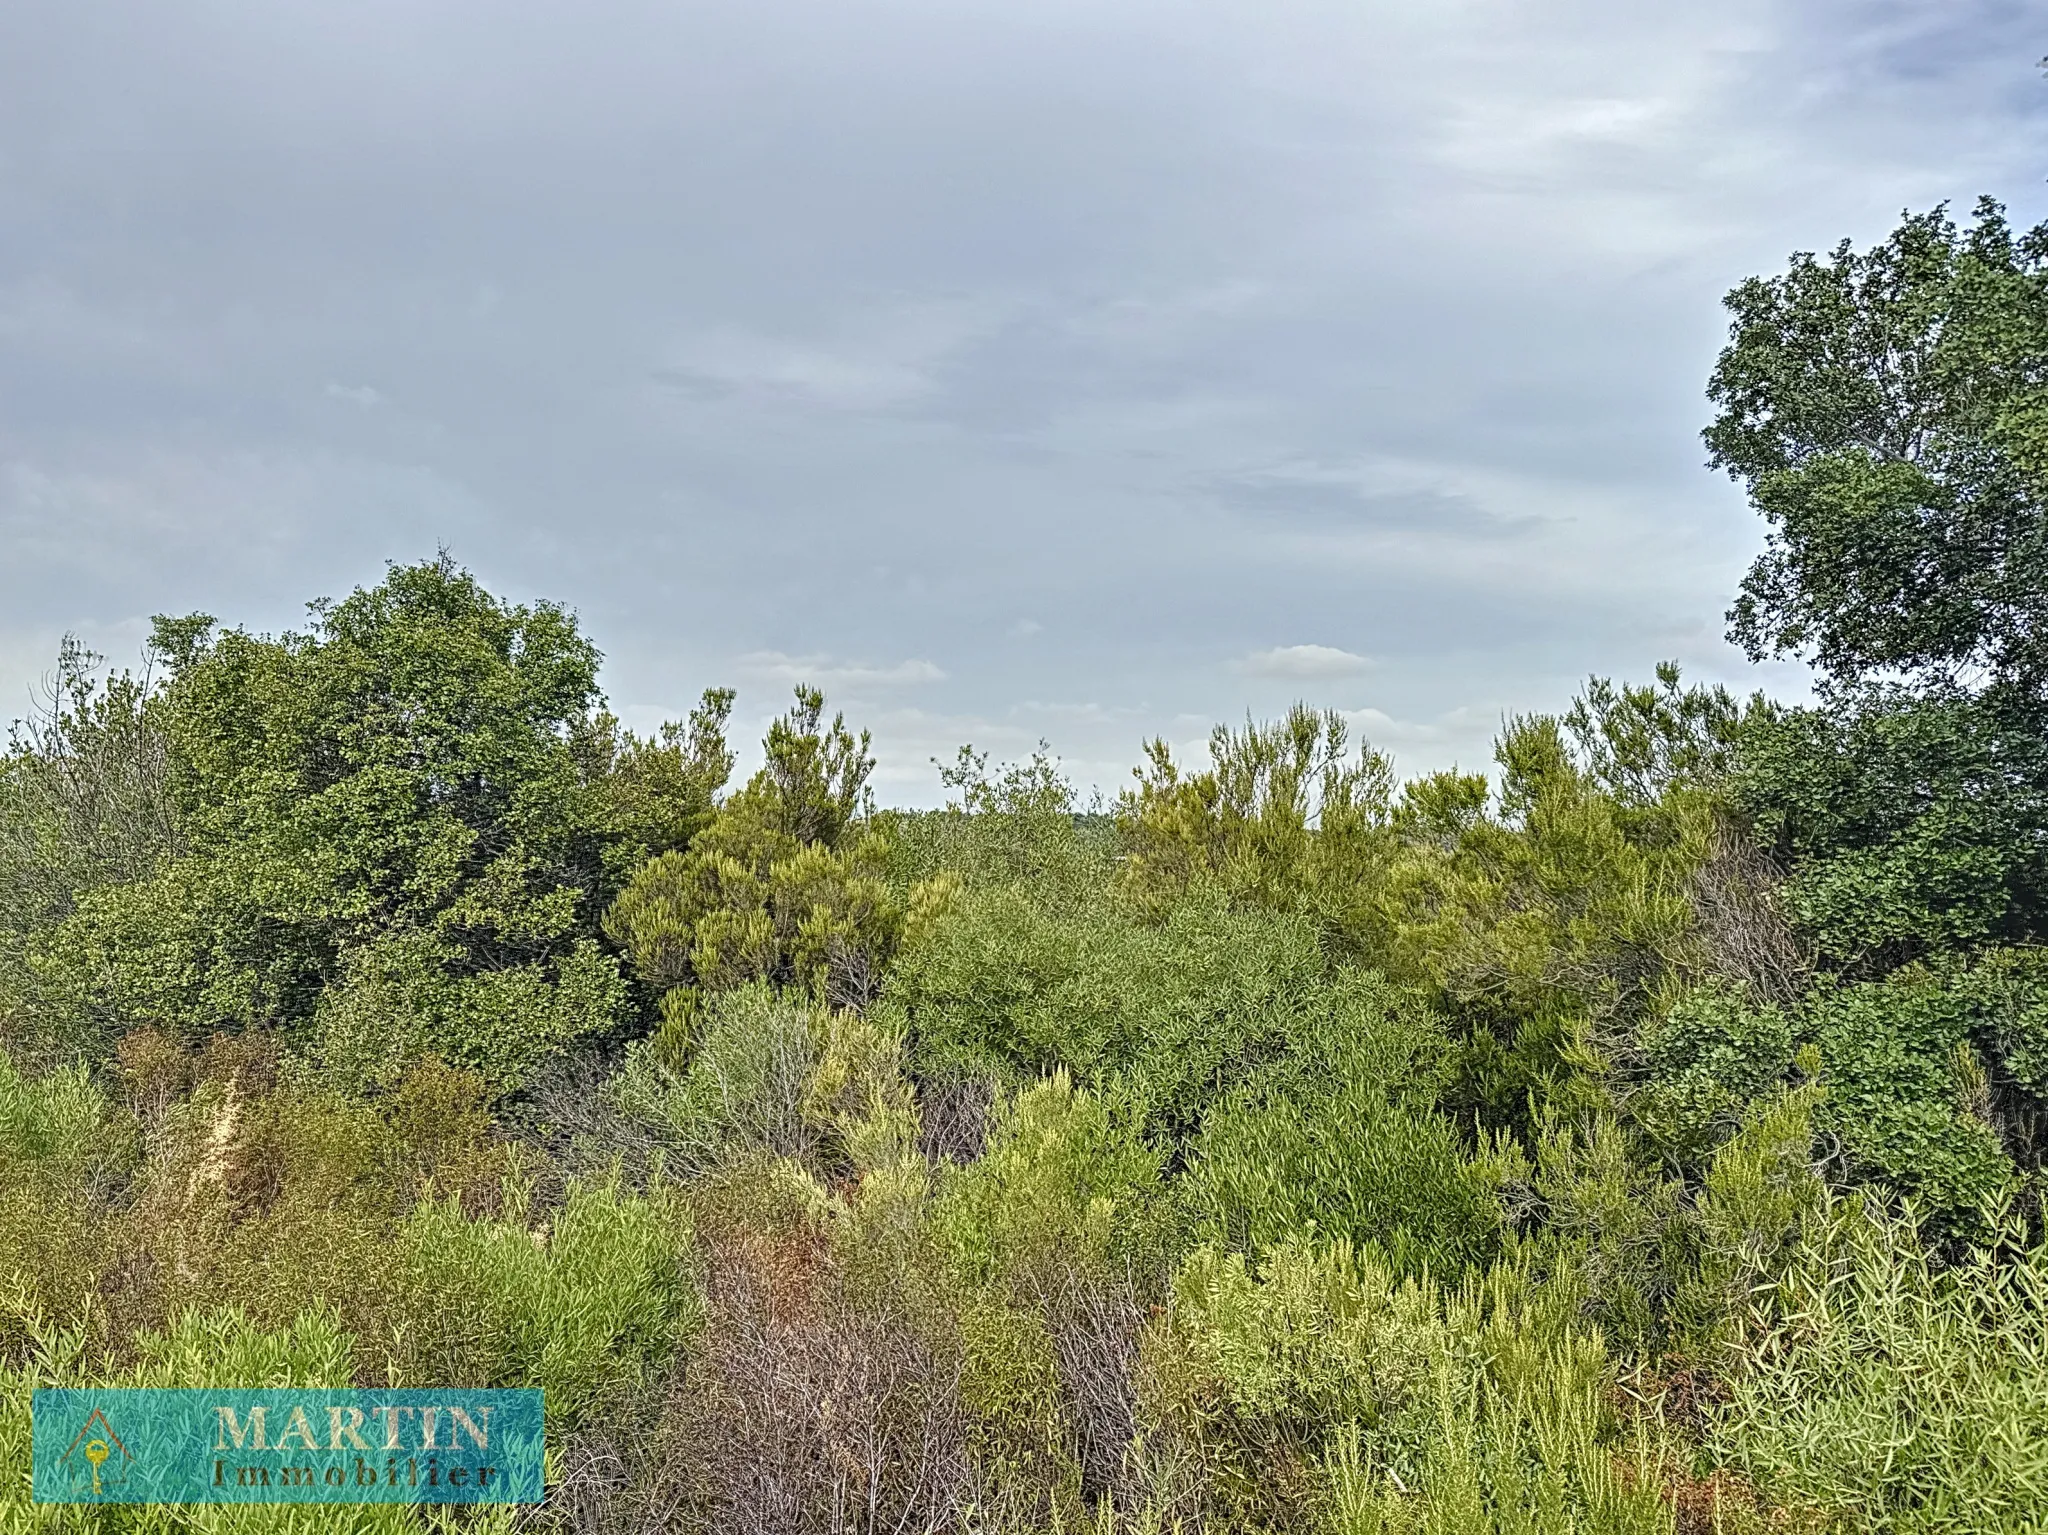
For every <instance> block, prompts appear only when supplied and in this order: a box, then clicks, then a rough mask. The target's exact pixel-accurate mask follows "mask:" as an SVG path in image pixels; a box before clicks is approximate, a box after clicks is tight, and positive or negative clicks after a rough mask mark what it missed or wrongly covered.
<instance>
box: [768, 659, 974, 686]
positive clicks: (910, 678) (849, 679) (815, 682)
mask: <svg viewBox="0 0 2048 1535" xmlns="http://www.w3.org/2000/svg"><path fill="white" fill-rule="evenodd" d="M738 664H739V667H740V669H741V670H742V671H743V672H745V673H747V674H748V675H750V676H753V677H756V678H759V679H761V680H763V681H770V682H786V683H790V684H792V685H802V684H808V685H811V686H814V687H820V688H833V687H840V688H846V687H912V686H917V685H919V684H923V683H931V682H944V681H945V680H946V674H945V672H943V671H942V670H940V669H939V668H938V667H937V666H934V665H933V664H932V663H931V662H929V661H919V660H910V661H899V662H897V663H896V664H895V665H894V666H871V665H869V664H868V663H866V662H864V661H845V660H839V659H836V658H834V657H832V656H828V655H802V656H792V655H786V654H784V653H783V652H782V651H779V650H753V651H749V652H747V654H745V655H743V656H740V657H739V658H738Z"/></svg>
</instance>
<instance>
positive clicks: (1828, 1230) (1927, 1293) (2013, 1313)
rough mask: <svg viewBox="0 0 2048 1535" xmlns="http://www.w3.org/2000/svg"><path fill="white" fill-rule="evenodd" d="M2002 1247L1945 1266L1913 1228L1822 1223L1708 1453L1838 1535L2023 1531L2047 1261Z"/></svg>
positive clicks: (2035, 1250) (2031, 1247) (2016, 1237)
mask: <svg viewBox="0 0 2048 1535" xmlns="http://www.w3.org/2000/svg"><path fill="white" fill-rule="evenodd" d="M2003 1235H2004V1239H2005V1241H2004V1245H2003V1246H2001V1247H2000V1248H1997V1249H1985V1250H1981V1251H1979V1252H1978V1253H1976V1254H1974V1255H1972V1256H1971V1257H1970V1258H1969V1259H1967V1260H1966V1261H1964V1262H1963V1263H1961V1264H1959V1265H1956V1266H1953V1267H1943V1266H1940V1265H1938V1264H1936V1263H1935V1262H1933V1261H1932V1260H1931V1258H1930V1256H1929V1253H1928V1249H1927V1246H1926V1245H1925V1243H1924V1241H1923V1240H1922V1236H1921V1233H1920V1232H1919V1231H1918V1230H1917V1229H1916V1227H1915V1224H1914V1223H1913V1221H1912V1220H1911V1219H1910V1218H1907V1217H1904V1216H1900V1215H1894V1214H1887V1213H1885V1212H1884V1211H1882V1210H1881V1209H1879V1208H1877V1207H1874V1206H1872V1205H1870V1204H1868V1203H1866V1202H1863V1201H1858V1200H1850V1201H1844V1202H1842V1203H1840V1204H1838V1205H1837V1206H1835V1207H1834V1209H1833V1210H1832V1211H1831V1213H1830V1216H1829V1218H1828V1219H1827V1221H1826V1223H1825V1227H1824V1230H1822V1231H1821V1232H1819V1233H1817V1234H1816V1239H1815V1240H1812V1241H1810V1242H1808V1243H1807V1244H1805V1245H1804V1246H1803V1247H1802V1248H1801V1249H1800V1250H1799V1252H1798V1254H1797V1255H1796V1257H1795V1261H1794V1263H1793V1265H1792V1268H1791V1271H1790V1272H1789V1273H1788V1274H1786V1275H1785V1277H1784V1278H1783V1279H1782V1280H1781V1281H1780V1283H1779V1285H1778V1287H1777V1288H1776V1290H1775V1292H1774V1293H1773V1294H1772V1296H1771V1306H1772V1309H1773V1313H1774V1315H1773V1320H1772V1322H1771V1325H1770V1326H1769V1327H1768V1328H1766V1329H1761V1330H1759V1331H1758V1333H1757V1334H1756V1336H1755V1337H1754V1338H1753V1339H1752V1340H1751V1341H1750V1342H1749V1344H1748V1345H1747V1347H1746V1349H1745V1351H1744V1353H1745V1357H1744V1360H1743V1367H1742V1368H1741V1369H1739V1370H1737V1371H1736V1372H1734V1374H1733V1375H1732V1377H1731V1387H1730V1391H1729V1395H1728V1397H1727V1399H1726V1400H1725V1401H1724V1402H1723V1403H1721V1404H1720V1405H1719V1406H1718V1407H1717V1408H1716V1409H1715V1411H1714V1413H1713V1421H1712V1438H1711V1445H1712V1447H1713V1449H1714V1450H1715V1451H1716V1452H1717V1453H1718V1454H1721V1455H1724V1456H1726V1457H1727V1459H1728V1461H1729V1462H1730V1463H1731V1464H1732V1465H1734V1466H1736V1467H1738V1468H1740V1469H1741V1470H1742V1471H1743V1472H1744V1473H1745V1474H1746V1475H1748V1476H1750V1477H1753V1478H1754V1479H1755V1480H1756V1481H1757V1483H1758V1484H1759V1485H1760V1486H1762V1487H1764V1488H1765V1489H1767V1490H1768V1491H1770V1492H1771V1493H1773V1494H1774V1495H1776V1496H1778V1497H1780V1498H1785V1499H1789V1500H1796V1501H1798V1502H1800V1503H1806V1504H1811V1505H1813V1506H1815V1507H1817V1508H1819V1509H1822V1510H1825V1511H1826V1513H1827V1514H1828V1515H1829V1516H1830V1518H1831V1519H1832V1520H1833V1521H1834V1522H1835V1523H1836V1525H1837V1527H1840V1528H1854V1529H1866V1530H1886V1531H1889V1530H1902V1531H1903V1530H1916V1531H1917V1530H1954V1531H1960V1532H1977V1531H1984V1532H1990V1531H1993V1530H2000V1531H2003V1530H2017V1529H2027V1528H2031V1527H2032V1525H2033V1524H2034V1522H2035V1521H2036V1520H2037V1519H2038V1517H2039V1514H2040V1509H2041V1487H2042V1478H2043V1476H2044V1474H2048V1460H2044V1453H2048V1452H2044V1448H2043V1447H2044V1445H2048V1369H2044V1366H2043V1360H2044V1359H2048V1336H2044V1331H2043V1329H2044V1326H2048V1289H2044V1285H2048V1259H2044V1255H2043V1250H2042V1249H2041V1247H2040V1246H2038V1245H2037V1244H2034V1243H2032V1242H2029V1241H2028V1240H2027V1239H2026V1237H2025V1235H2024V1232H2023V1231H2019V1230H2014V1229H2012V1228H2011V1227H2008V1228H2007V1229H2006V1231H2005V1232H2004V1233H2003Z"/></svg>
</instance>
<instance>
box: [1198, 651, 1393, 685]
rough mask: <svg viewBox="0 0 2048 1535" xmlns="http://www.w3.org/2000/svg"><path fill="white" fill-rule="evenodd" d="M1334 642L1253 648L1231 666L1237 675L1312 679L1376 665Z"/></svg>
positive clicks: (1348, 673)
mask: <svg viewBox="0 0 2048 1535" xmlns="http://www.w3.org/2000/svg"><path fill="white" fill-rule="evenodd" d="M1376 664H1377V663H1375V662H1374V661H1373V659H1372V658H1371V657H1370V656H1361V655H1358V654H1356V653H1355V652H1352V651H1349V650H1339V649H1337V648H1336V647H1335V646H1334V645H1279V646H1275V647H1274V648H1273V649H1271V650H1255V651H1253V652H1252V653H1251V654H1250V655H1248V656H1246V657H1245V658H1244V659H1243V660H1241V661H1239V662H1237V663H1236V665H1235V666H1234V667H1233V668H1232V669H1233V670H1234V671H1235V672H1236V673H1237V674H1238V675H1239V676H1241V677H1270V678H1279V679H1285V680H1289V681H1301V682H1308V681H1316V680H1320V679H1323V678H1329V677H1356V676H1359V675H1361V674H1362V673H1365V672H1369V671H1371V670H1372V669H1373V667H1374V666H1375V665H1376Z"/></svg>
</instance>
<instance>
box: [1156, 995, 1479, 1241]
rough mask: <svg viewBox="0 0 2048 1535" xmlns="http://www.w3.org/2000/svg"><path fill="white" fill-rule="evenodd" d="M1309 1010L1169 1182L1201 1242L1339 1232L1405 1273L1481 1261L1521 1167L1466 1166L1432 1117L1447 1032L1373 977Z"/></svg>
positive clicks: (1448, 1069) (1235, 1093)
mask: <svg viewBox="0 0 2048 1535" xmlns="http://www.w3.org/2000/svg"><path fill="white" fill-rule="evenodd" d="M1318 1002H1319V1003H1320V1005H1319V1006H1318V1007H1317V1008H1316V1009H1315V1010H1314V1011H1304V1012H1303V1013H1300V1014H1297V1015H1296V1016H1295V1017H1294V1018H1292V1019H1291V1020H1289V1022H1290V1024H1291V1025H1292V1027H1291V1029H1290V1034H1289V1037H1288V1038H1287V1039H1286V1040H1285V1043H1284V1049H1285V1053H1284V1054H1282V1055H1281V1056H1280V1057H1279V1058H1278V1059H1276V1060H1274V1061H1272V1062H1270V1063H1268V1064H1266V1065H1263V1066H1260V1067H1258V1068H1256V1069H1255V1070H1254V1071H1253V1072H1252V1074H1251V1075H1250V1077H1249V1078H1248V1079H1247V1080H1246V1081H1244V1082H1243V1083H1241V1084H1240V1085H1238V1086H1237V1087H1234V1088H1232V1089H1231V1090H1230V1091H1229V1092H1228V1093H1227V1094H1226V1095H1225V1096H1224V1098H1223V1099H1222V1101H1221V1102H1220V1103H1218V1105H1217V1106H1216V1107H1215V1108H1213V1109H1212V1110H1211V1111H1210V1112H1209V1114H1208V1116H1207V1117H1206V1118H1205V1119H1204V1121H1203V1124H1202V1128H1201V1131H1200V1133H1199V1134H1198V1135H1197V1136H1196V1137H1195V1138H1194V1140H1193V1142H1192V1144H1191V1147H1190V1152H1189V1159H1188V1165H1187V1169H1186V1171H1185V1173H1184V1174H1183V1176H1182V1178H1181V1180H1180V1182H1179V1185H1178V1187H1179V1190H1180V1194H1181V1197H1182V1199H1183V1200H1184V1201H1185V1203H1186V1205H1187V1207H1188V1208H1189V1210H1190V1211H1191V1212H1192V1213H1193V1215H1194V1218H1195V1226H1196V1232H1197V1234H1198V1235H1199V1236H1200V1237H1201V1238H1203V1239H1205V1240H1208V1241H1211V1242H1214V1243H1217V1244H1218V1245H1220V1246H1227V1247H1237V1248H1240V1249H1243V1250H1245V1251H1248V1252H1256V1251H1258V1250H1260V1249H1262V1248H1265V1247H1268V1246H1271V1245H1273V1244H1274V1243H1276V1242H1278V1241H1280V1240H1281V1239H1282V1238H1285V1237H1289V1236H1294V1237H1301V1238H1304V1239H1309V1240H1315V1239H1322V1240H1329V1239H1333V1238H1339V1237H1341V1238H1344V1239H1346V1240H1349V1241H1351V1242H1353V1243H1355V1244H1357V1245H1359V1246H1361V1247H1364V1246H1372V1247H1374V1248H1376V1249H1377V1250H1378V1251H1379V1253H1380V1254H1381V1255H1382V1257H1383V1258H1384V1259H1385V1260H1386V1261H1388V1262H1390V1263H1392V1264H1393V1266H1394V1267H1395V1268H1396V1270H1398V1271H1401V1272H1411V1271H1416V1270H1419V1269H1422V1268H1428V1269H1430V1270H1432V1271H1434V1272H1435V1273H1437V1274H1439V1275H1450V1274H1455V1273H1457V1272H1458V1271H1459V1270H1460V1269H1462V1268H1464V1267H1465V1266H1466V1265H1467V1264H1470V1263H1478V1262H1484V1261H1485V1260H1486V1259H1487V1258H1489V1257H1490V1256H1492V1254H1493V1253H1494V1251H1495V1250H1496V1248H1497V1246H1498V1244H1499V1240H1500V1238H1501V1235H1502V1232H1503V1229H1504V1227H1505V1224H1506V1219H1505V1212H1504V1210H1503V1205H1502V1198H1501V1195H1502V1185H1503V1184H1504V1182H1506V1181H1507V1180H1508V1179H1510V1178H1512V1177H1514V1176H1515V1174H1516V1171H1517V1168H1516V1165H1515V1163H1516V1159H1515V1158H1514V1157H1513V1155H1512V1154H1511V1153H1510V1154H1505V1155H1502V1154H1498V1153H1495V1154H1489V1155H1485V1156H1481V1157H1478V1158H1474V1157H1472V1156H1470V1155H1469V1154H1468V1153H1467V1152H1466V1150H1465V1148H1464V1146H1463V1145H1462V1144H1461V1137H1460V1135H1459V1133H1458V1131H1457V1129H1456V1128H1455V1127H1454V1126H1453V1125H1452V1124H1451V1122H1450V1121H1449V1120H1447V1119H1446V1118H1445V1117H1444V1116H1443V1115H1442V1114H1440V1113H1438V1112H1437V1109H1436V1099H1437V1096H1438V1095H1439V1094H1440V1093H1441V1092H1442V1090H1443V1089H1444V1087H1445V1086H1446V1085H1447V1084H1448V1083H1449V1081H1450V1080H1451V1076H1452V1071H1453V1065H1452V1059H1453V1058H1452V1051H1451V1048H1450V1040H1449V1038H1448V1037H1447V1035H1446V1034H1445V1031H1444V1029H1443V1026H1442V1024H1441V1022H1440V1021H1439V1020H1438V1019H1437V1018H1436V1017H1435V1016H1434V1015H1433V1014H1432V1013H1431V1012H1430V1011H1429V1010H1428V1009H1427V1008H1426V1007H1424V1006H1422V1005H1421V1004H1420V1003H1419V1002H1418V1001H1417V1000H1416V999H1415V998H1414V997H1413V996H1411V995H1406V994H1403V993H1402V992H1400V991H1399V990H1398V989H1396V988H1394V987H1392V986H1389V985H1387V984H1386V983H1385V982H1383V981H1381V980H1380V979H1379V978H1378V977H1377V976H1373V975H1369V974H1368V975H1359V974H1355V973H1350V972H1346V973H1343V974H1340V975H1339V976H1338V977H1337V979H1336V980H1335V982H1334V983H1333V984H1332V985H1331V986H1330V987H1329V988H1328V989H1327V990H1326V991H1325V992H1324V993H1323V995H1322V996H1321V997H1319V998H1318Z"/></svg>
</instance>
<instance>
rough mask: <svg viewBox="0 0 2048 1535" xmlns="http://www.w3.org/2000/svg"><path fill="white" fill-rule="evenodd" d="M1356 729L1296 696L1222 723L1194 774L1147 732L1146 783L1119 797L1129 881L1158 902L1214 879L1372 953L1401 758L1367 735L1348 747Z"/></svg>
mask: <svg viewBox="0 0 2048 1535" xmlns="http://www.w3.org/2000/svg"><path fill="white" fill-rule="evenodd" d="M1348 733H1349V730H1348V727H1347V726H1346V724H1345V722H1344V718H1343V716H1342V715H1339V714H1337V713H1335V712H1334V711H1326V712H1324V713H1321V714H1318V713H1316V712H1315V711H1313V710H1311V709H1308V708H1306V707H1303V706H1300V705H1297V706H1296V707H1295V708H1294V709H1293V710H1292V711H1290V712H1289V714H1288V716H1287V718H1286V719H1285V720H1284V721H1282V722H1280V723H1278V724H1275V725H1271V726H1262V725H1259V724H1256V723H1254V722H1252V721H1250V720H1247V721H1246V722H1245V727H1244V729H1243V730H1232V729H1230V728H1229V727H1227V726H1223V725H1219V726H1217V727H1216V730H1215V732H1214V733H1213V734H1212V735H1211V736H1210V738H1209V758H1210V766H1209V767H1208V768H1207V769H1206V770H1205V771H1203V772H1199V773H1194V774H1189V775H1186V776H1183V774H1182V771H1181V769H1180V767H1179V765H1178V764H1176V763H1175V762H1174V760H1173V755H1172V752H1171V750H1170V749H1169V748H1168V746H1167V744H1166V743H1165V742H1164V741H1156V740H1155V741H1153V742H1151V743H1150V744H1149V745H1148V746H1147V747H1146V749H1145V751H1146V757H1147V766H1146V768H1144V769H1141V770H1139V773H1138V787H1137V788H1136V789H1134V790H1129V791H1127V792H1126V793H1125V794H1124V796H1123V797H1122V799H1120V800H1119V801H1118V803H1117V818H1118V824H1119V828H1120V830H1121V831H1122V833H1123V836H1124V840H1125V843H1126V845H1127V846H1128V848H1129V853H1128V855H1127V857H1126V859H1125V864H1124V878H1125V884H1126V886H1127V888H1128V889H1129V890H1130V891H1131V892H1132V893H1133V894H1134V895H1136V897H1137V898H1138V899H1139V900H1140V901H1141V902H1145V903H1149V904H1151V905H1152V906H1154V907H1155V908H1158V907H1161V906H1167V905H1171V904H1172V903H1173V902H1175V901H1176V900H1179V899H1182V898H1184V897H1185V896H1186V895H1187V893H1188V892H1189V891H1190V890H1193V889H1196V888H1201V887H1210V886H1212V887H1214V888H1216V889H1219V890H1221V891H1222V892H1224V893H1225V894H1226V895H1227V896H1228V897H1229V898H1230V899H1232V900H1233V901H1237V902H1240V903H1246V904H1250V905H1252V906H1256V907H1259V908H1262V909H1265V910H1270V911H1279V912H1292V913H1300V914H1302V915H1303V916H1305V917H1307V918H1308V919H1309V920H1310V921H1311V922H1313V923H1314V924H1315V926H1316V929H1317V931H1318V932H1320V933H1322V934H1323V935H1325V941H1326V942H1328V943H1329V944H1330V945H1332V946H1333V949H1334V951H1335V952H1337V953H1340V954H1349V955H1365V956H1372V955H1374V954H1376V953H1377V952H1378V951H1379V950H1380V949H1381V948H1382V947H1383V946H1384V936H1383V933H1382V931H1381V929H1382V927H1383V922H1384V919H1383V916H1382V914H1381V913H1380V911H1379V910H1378V909H1377V908H1376V907H1375V905H1374V903H1373V902H1372V900H1371V897H1372V895H1373V893H1374V892H1375V890H1376V888H1377V886H1378V884H1379V883H1380V880H1379V872H1380V870H1381V868H1382V866H1383V865H1384V864H1385V863H1386V861H1387V859H1388V857H1389V855H1390V854H1391V851H1392V837H1391V833H1390V826H1389V813H1390V800H1391V795H1392V792H1393V786H1394V773H1393V764H1392V763H1391V762H1389V761H1388V760H1387V758H1385V757H1384V756H1382V755H1380V754H1379V753H1378V752H1375V751H1373V750H1372V748H1371V747H1370V746H1365V745H1361V746H1360V748H1359V752H1358V756H1357V759H1356V760H1355V761H1354V760H1351V759H1350V758H1348V757H1347V755H1346V750H1345V747H1346V739H1347V736H1348Z"/></svg>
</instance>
